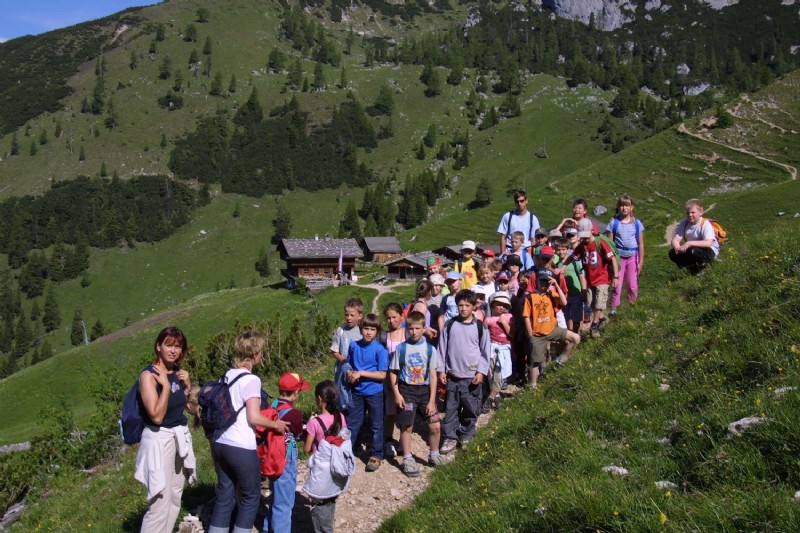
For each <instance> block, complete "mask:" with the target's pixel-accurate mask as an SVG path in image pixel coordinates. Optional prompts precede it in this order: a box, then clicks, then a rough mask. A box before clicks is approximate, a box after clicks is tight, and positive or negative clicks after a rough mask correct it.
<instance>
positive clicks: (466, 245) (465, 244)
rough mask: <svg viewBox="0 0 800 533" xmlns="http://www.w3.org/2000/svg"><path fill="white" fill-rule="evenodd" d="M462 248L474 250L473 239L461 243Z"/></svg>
mask: <svg viewBox="0 0 800 533" xmlns="http://www.w3.org/2000/svg"><path fill="white" fill-rule="evenodd" d="M461 249H462V250H473V251H474V250H475V241H464V242H462V243H461Z"/></svg>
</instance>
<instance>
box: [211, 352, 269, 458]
mask: <svg viewBox="0 0 800 533" xmlns="http://www.w3.org/2000/svg"><path fill="white" fill-rule="evenodd" d="M242 373H248V371H247V369H245V368H231V369H230V370H228V371H227V372H226V373H225V376H226V377H227V378H228V383H230V382H231V381H233V380H234V379H236V376H238V375H239V374H242ZM230 391H231V401H232V402H233V408H234V409H236V410H239V409H240V408H241V407H242V406H243V405H244V404H245V403H246V402H247V400H249V399H250V398H258V399H259V401H261V378H259V377H258V376H256V375H255V374H250V375H249V376H244V377H242V378H241V379H239V381H237V382H236V383H234V384H233V386H231V388H230ZM216 442H219V443H220V444H227V445H228V446H235V447H236V448H244V449H246V450H255V449H256V433H255V430H254V428H253V426H251V425H250V424H249V423H248V422H247V409H242V410H241V411H239V415H238V416H237V417H236V422H235V423H234V424H233V425H232V426H231V427H229V428H228V429H226V430H225V432H224V433H223V434H222V435H220V436H219V438H218V439H217V441H216Z"/></svg>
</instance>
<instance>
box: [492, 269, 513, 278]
mask: <svg viewBox="0 0 800 533" xmlns="http://www.w3.org/2000/svg"><path fill="white" fill-rule="evenodd" d="M494 279H511V276H509V275H508V272H506V271H505V270H501V271H500V272H498V273H497V275H496V276H495V277H494Z"/></svg>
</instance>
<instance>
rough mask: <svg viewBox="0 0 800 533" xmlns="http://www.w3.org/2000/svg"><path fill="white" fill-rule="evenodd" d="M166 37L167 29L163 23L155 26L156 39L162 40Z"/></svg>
mask: <svg viewBox="0 0 800 533" xmlns="http://www.w3.org/2000/svg"><path fill="white" fill-rule="evenodd" d="M166 38H167V29H166V28H165V27H164V25H163V24H159V25H158V26H156V41H159V42H161V41H163V40H164V39H166Z"/></svg>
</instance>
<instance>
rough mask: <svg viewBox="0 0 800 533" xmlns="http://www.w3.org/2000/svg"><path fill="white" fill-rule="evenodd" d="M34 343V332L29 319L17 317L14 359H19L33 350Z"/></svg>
mask: <svg viewBox="0 0 800 533" xmlns="http://www.w3.org/2000/svg"><path fill="white" fill-rule="evenodd" d="M32 342H33V331H31V324H30V321H29V320H28V318H27V317H25V316H23V315H20V316H19V317H17V327H16V328H15V329H14V349H13V351H12V352H11V353H12V355H13V356H14V358H16V359H19V358H20V357H22V356H23V355H25V354H26V353H28V350H30V349H31V343H32Z"/></svg>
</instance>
